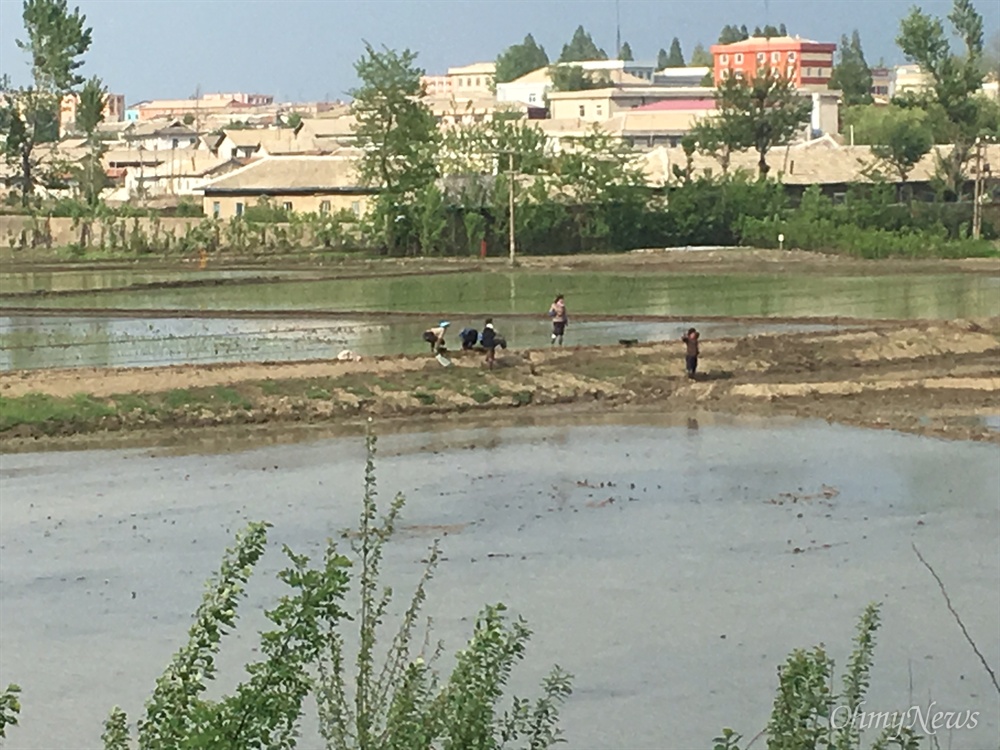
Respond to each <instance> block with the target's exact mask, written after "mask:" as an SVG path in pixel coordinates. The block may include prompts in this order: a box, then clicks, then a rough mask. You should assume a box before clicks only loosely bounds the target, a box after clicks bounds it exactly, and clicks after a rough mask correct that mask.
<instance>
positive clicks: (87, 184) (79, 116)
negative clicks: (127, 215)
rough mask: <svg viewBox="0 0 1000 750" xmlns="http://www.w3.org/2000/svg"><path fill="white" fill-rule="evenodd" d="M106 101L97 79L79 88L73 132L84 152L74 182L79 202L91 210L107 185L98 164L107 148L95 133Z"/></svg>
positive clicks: (94, 78)
mask: <svg viewBox="0 0 1000 750" xmlns="http://www.w3.org/2000/svg"><path fill="white" fill-rule="evenodd" d="M107 98H108V90H107V89H106V88H105V87H104V84H103V83H102V82H101V79H100V78H98V77H97V76H93V77H92V78H90V80H88V81H87V82H86V83H85V84H84V85H83V88H82V89H80V102H79V104H78V105H77V108H76V129H77V130H78V131H80V132H82V133H83V134H84V136H85V138H86V142H87V149H88V154H87V155H86V156H85V157H84V159H83V165H82V166H81V167H80V168H78V169H77V179H78V181H79V183H80V188H81V192H82V193H83V199H84V201H86V203H87V205H88V206H90V207H91V208H93V207H95V206H97V204H98V202H99V201H100V198H101V191H102V190H104V188H105V187H107V185H108V180H107V176H106V175H105V172H104V165H103V163H102V162H101V157H102V156H103V155H104V152H105V151H107V146H106V145H105V143H104V141H102V140H101V139H100V137H99V136H98V133H97V128H98V126H99V125H100V124H101V123H102V122H104V105H105V103H106V101H107Z"/></svg>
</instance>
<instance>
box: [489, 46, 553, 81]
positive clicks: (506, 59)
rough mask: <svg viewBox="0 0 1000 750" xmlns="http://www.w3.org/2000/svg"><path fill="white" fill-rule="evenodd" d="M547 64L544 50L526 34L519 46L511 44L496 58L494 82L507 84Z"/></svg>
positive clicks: (547, 60) (547, 58)
mask: <svg viewBox="0 0 1000 750" xmlns="http://www.w3.org/2000/svg"><path fill="white" fill-rule="evenodd" d="M548 64H549V56H548V55H547V54H546V53H545V48H544V47H542V46H541V45H540V44H538V43H537V42H536V41H535V37H533V36H532V35H531V34H528V35H527V36H526V37H524V41H523V42H521V43H520V44H513V45H511V46H510V47H508V48H507V49H505V50H504V51H503V52H501V53H500V54H499V56H498V57H497V71H496V82H497V83H508V82H510V81H513V80H516V79H518V78H520V77H521V76H523V75H527V74H528V73H530V72H531V71H533V70H538V69H539V68H544V67H545V66H546V65H548Z"/></svg>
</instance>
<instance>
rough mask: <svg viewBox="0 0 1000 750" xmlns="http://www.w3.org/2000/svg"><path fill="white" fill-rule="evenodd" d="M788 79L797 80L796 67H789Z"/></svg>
mask: <svg viewBox="0 0 1000 750" xmlns="http://www.w3.org/2000/svg"><path fill="white" fill-rule="evenodd" d="M788 77H789V78H795V66H794V65H789V66H788Z"/></svg>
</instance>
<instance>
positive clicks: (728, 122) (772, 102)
mask: <svg viewBox="0 0 1000 750" xmlns="http://www.w3.org/2000/svg"><path fill="white" fill-rule="evenodd" d="M715 106H716V109H717V110H718V115H717V117H716V123H717V127H719V128H722V130H723V133H724V134H725V137H726V138H728V139H731V141H733V142H734V143H733V145H739V146H740V147H741V148H753V149H754V150H755V151H757V154H758V156H759V159H758V161H757V170H758V175H759V177H760V178H761V179H764V178H765V177H767V173H768V171H769V170H770V167H769V166H768V164H767V154H768V152H769V151H770V150H771V149H772V148H774V147H776V146H784V145H785V144H787V143H788V142H789V141H790V140H791V139H792V138H793V137H794V136H795V134H796V133H798V132H799V131H800V130H801V128H802V126H803V125H805V124H806V123H807V122H808V121H809V117H810V114H811V112H812V104H811V103H810V102H809V100H807V99H805V98H804V97H802V96H801V95H800V94H799V93H798V92H797V91H796V90H795V86H794V84H793V83H792V82H791V80H789V79H788V78H787V77H786V76H784V75H782V73H781V72H780V71H778V70H775V69H773V68H770V67H763V68H758V69H757V72H756V73H755V74H754V75H753V76H752V77H749V78H743V77H738V76H735V75H733V76H729V77H728V78H725V79H723V81H722V82H721V83H720V84H719V87H718V89H716V92H715Z"/></svg>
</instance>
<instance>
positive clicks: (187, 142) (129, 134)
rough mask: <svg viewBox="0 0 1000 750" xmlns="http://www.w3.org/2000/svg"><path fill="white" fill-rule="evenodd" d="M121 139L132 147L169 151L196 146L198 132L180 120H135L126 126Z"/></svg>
mask: <svg viewBox="0 0 1000 750" xmlns="http://www.w3.org/2000/svg"><path fill="white" fill-rule="evenodd" d="M122 140H124V141H126V142H127V143H128V144H129V145H130V146H131V147H132V148H141V149H143V150H146V151H171V150H176V149H187V148H197V147H198V146H199V144H200V139H199V138H198V133H197V132H195V131H194V130H193V129H191V128H189V127H188V126H187V125H185V124H184V123H183V122H182V121H181V120H179V119H178V120H164V121H161V122H137V123H135V124H134V125H131V126H130V127H128V128H126V129H125V131H124V133H123V135H122Z"/></svg>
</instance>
